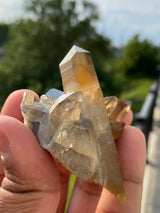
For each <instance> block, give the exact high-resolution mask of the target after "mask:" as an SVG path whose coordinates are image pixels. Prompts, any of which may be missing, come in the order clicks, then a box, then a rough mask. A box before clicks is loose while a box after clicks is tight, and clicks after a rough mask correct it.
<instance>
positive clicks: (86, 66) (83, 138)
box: [21, 46, 130, 203]
mask: <svg viewBox="0 0 160 213" xmlns="http://www.w3.org/2000/svg"><path fill="white" fill-rule="evenodd" d="M60 71H61V76H62V83H63V89H64V92H61V91H59V90H56V89H51V90H50V91H49V92H48V93H47V94H46V95H42V96H41V98H40V100H39V101H35V100H34V96H33V95H32V94H30V93H25V94H24V97H23V100H22V103H21V110H22V114H23V116H24V122H25V125H27V126H28V127H29V128H31V129H32V131H33V132H34V133H35V134H36V136H37V138H38V141H39V143H40V145H41V146H42V147H43V148H44V149H46V150H48V151H49V152H50V153H52V154H53V155H54V156H55V157H56V158H57V159H58V160H59V161H60V162H61V163H62V164H63V165H64V166H65V167H66V168H67V169H68V170H70V171H71V172H72V173H73V174H75V175H77V176H78V177H80V178H82V179H83V180H93V181H94V182H96V183H98V184H101V185H102V186H104V187H105V188H106V189H107V190H109V191H110V192H111V193H113V194H114V195H115V196H116V197H117V199H118V200H119V201H120V202H121V203H125V201H126V195H125V192H124V188H123V182H122V177H121V171H120V166H119V162H118V156H117V151H116V147H115V143H114V139H117V138H118V137H119V136H120V135H121V134H122V132H123V129H124V123H123V122H122V119H123V117H124V115H125V114H126V113H127V112H128V111H129V109H130V106H129V105H128V104H127V103H125V102H124V101H123V100H119V99H117V98H116V97H114V96H113V97H107V98H103V93H102V90H101V88H100V85H99V82H98V79H97V76H96V72H95V69H94V65H93V62H92V58H91V55H90V53H89V52H88V51H86V50H84V49H81V48H79V47H77V46H73V47H72V48H71V50H70V51H69V52H68V54H67V55H66V56H65V58H64V59H63V60H62V62H61V63H60Z"/></svg>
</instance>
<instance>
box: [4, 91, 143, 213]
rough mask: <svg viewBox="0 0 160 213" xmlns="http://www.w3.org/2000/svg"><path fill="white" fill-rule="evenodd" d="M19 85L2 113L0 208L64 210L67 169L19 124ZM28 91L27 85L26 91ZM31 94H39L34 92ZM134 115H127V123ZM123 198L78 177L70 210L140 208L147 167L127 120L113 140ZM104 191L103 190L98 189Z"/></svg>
mask: <svg viewBox="0 0 160 213" xmlns="http://www.w3.org/2000/svg"><path fill="white" fill-rule="evenodd" d="M24 91H26V90H19V91H16V92H14V93H12V94H11V95H10V96H9V98H8V99H7V100H6V102H5V104H4V106H3V108H2V111H1V116H0V153H1V156H2V161H0V183H1V187H0V212H2V213H11V212H16V213H21V212H23V213H28V212H29V213H41V212H43V213H44V212H45V213H51V212H57V213H62V212H64V208H65V203H66V196H67V188H68V181H69V176H70V173H69V172H68V171H67V170H66V169H65V168H64V167H63V166H62V165H61V164H60V163H58V162H57V161H56V160H55V159H54V158H53V157H52V156H51V155H50V154H49V153H48V152H47V151H45V150H44V149H42V148H41V147H40V146H39V144H38V143H37V140H36V138H35V136H34V134H33V133H32V131H31V130H30V129H28V128H27V127H26V126H24V124H23V117H22V115H21V111H20V103H21V100H22V96H23V93H24ZM30 92H31V91H30ZM35 97H36V98H38V96H37V95H36V94H35ZM131 119H132V116H131V113H129V114H128V116H126V118H125V120H126V123H127V124H129V123H130V121H131ZM116 146H117V151H118V156H119V161H120V165H121V171H122V177H123V182H124V187H125V191H126V194H127V202H126V204H125V205H121V204H119V203H118V201H117V200H116V198H115V197H114V195H112V194H111V193H110V192H108V191H107V190H106V189H104V188H103V189H102V187H101V186H99V185H97V184H94V183H92V182H85V181H83V180H80V179H79V178H77V181H76V184H75V187H74V190H73V194H72V198H71V201H70V204H69V208H68V212H69V213H75V212H76V213H81V212H84V213H93V212H96V213H104V212H106V213H107V212H108V213H111V212H117V213H135V212H136V213H140V206H141V196H142V182H143V173H144V167H145V139H144V136H143V134H142V133H141V132H140V131H139V130H138V129H136V128H135V127H131V126H126V128H125V131H124V133H123V135H122V136H121V137H120V138H119V139H118V140H117V141H116ZM101 192H102V193H101Z"/></svg>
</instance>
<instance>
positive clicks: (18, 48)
mask: <svg viewBox="0 0 160 213" xmlns="http://www.w3.org/2000/svg"><path fill="white" fill-rule="evenodd" d="M26 8H27V10H29V11H31V12H32V13H33V14H34V18H33V19H25V20H19V21H17V22H15V23H13V24H11V25H10V31H9V39H8V41H7V42H6V44H5V46H4V47H3V48H4V49H5V50H6V51H7V54H6V56H5V57H4V58H3V60H2V61H1V64H0V76H1V78H0V94H1V101H2V102H3V101H4V99H5V98H6V96H7V95H8V94H9V93H10V92H11V91H13V90H15V89H19V88H30V89H33V90H35V91H36V92H37V93H39V94H42V93H44V92H46V91H47V90H48V89H49V88H52V87H55V88H58V89H62V85H61V78H60V72H59V63H60V61H61V60H62V59H63V57H64V56H65V54H66V53H67V52H68V51H69V49H70V48H71V47H72V45H73V44H76V45H78V46H82V47H84V48H87V49H88V50H90V51H91V52H93V53H94V55H93V60H94V62H95V66H96V69H97V71H98V75H99V79H100V82H101V83H102V85H103V88H104V89H105V85H106V83H105V79H106V81H108V82H109V85H110V86H112V88H114V86H113V85H112V80H111V79H113V76H112V75H111V74H110V75H108V77H106V68H105V66H104V62H105V61H106V59H107V58H108V57H109V56H110V55H111V49H112V48H111V41H110V40H109V39H107V38H105V37H104V36H102V35H100V34H98V33H97V32H96V28H95V26H94V22H95V21H96V20H97V19H98V12H97V9H96V6H95V5H94V4H92V3H90V2H88V1H86V0H81V1H78V2H77V1H67V0H52V1H51V0H41V1H39V0H30V1H26ZM82 14H83V15H82ZM109 78H111V79H110V80H108V79H109ZM4 79H5V86H4ZM6 88H7V89H6ZM108 88H109V87H108ZM108 90H109V89H108Z"/></svg>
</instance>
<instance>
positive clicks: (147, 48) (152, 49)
mask: <svg viewBox="0 0 160 213" xmlns="http://www.w3.org/2000/svg"><path fill="white" fill-rule="evenodd" d="M158 63H159V48H158V47H156V46H154V45H153V44H152V43H151V42H150V41H149V40H147V39H144V40H142V41H140V39H139V35H135V36H134V37H133V38H132V39H131V40H130V41H129V42H128V44H127V45H126V46H125V47H124V49H123V53H122V56H120V58H119V60H118V62H117V69H119V70H120V72H124V73H125V74H126V75H127V76H129V77H143V76H144V77H155V76H156V72H155V71H156V67H157V65H158Z"/></svg>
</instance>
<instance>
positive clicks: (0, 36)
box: [0, 23, 9, 46]
mask: <svg viewBox="0 0 160 213" xmlns="http://www.w3.org/2000/svg"><path fill="white" fill-rule="evenodd" d="M8 33H9V25H8V24H5V23H0V46H1V45H3V43H4V42H5V41H7V39H8Z"/></svg>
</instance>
